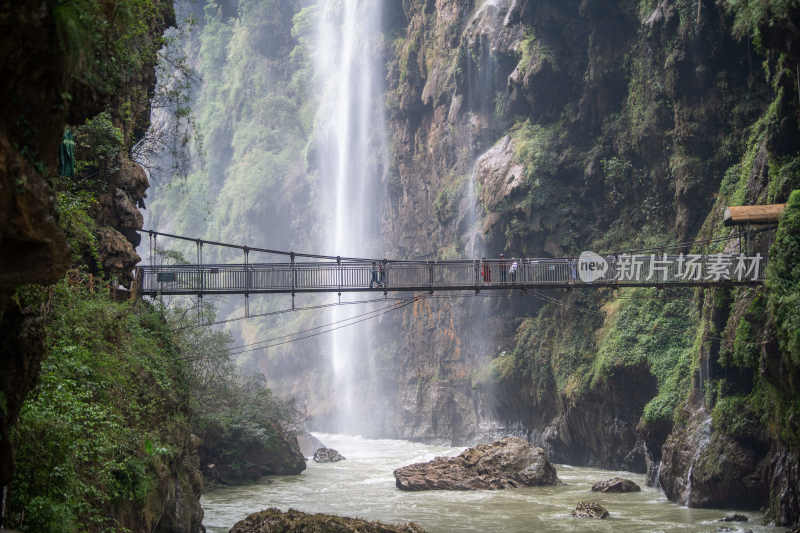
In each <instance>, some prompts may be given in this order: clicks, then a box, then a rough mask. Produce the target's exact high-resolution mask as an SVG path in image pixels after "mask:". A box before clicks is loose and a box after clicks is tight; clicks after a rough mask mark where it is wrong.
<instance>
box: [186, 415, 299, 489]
mask: <svg viewBox="0 0 800 533" xmlns="http://www.w3.org/2000/svg"><path fill="white" fill-rule="evenodd" d="M273 429H274V434H273V435H272V437H271V438H270V439H269V441H266V442H265V441H264V440H261V439H243V440H228V441H224V442H225V446H226V449H222V447H221V446H220V445H219V443H221V442H223V437H222V435H220V434H219V433H218V431H217V428H210V429H209V431H208V433H206V434H204V435H202V439H203V442H202V443H201V444H200V446H199V449H198V452H199V455H200V463H201V465H202V467H201V470H202V472H203V475H204V476H205V478H206V479H207V480H208V481H210V482H212V483H220V484H223V485H236V484H239V483H245V482H249V481H256V480H258V479H259V478H261V477H263V476H269V475H293V474H299V473H300V472H302V471H303V470H305V469H306V458H305V456H304V455H303V454H302V453H301V452H300V448H299V446H298V443H297V437H296V436H295V434H294V433H292V432H285V431H283V430H282V429H281V428H277V427H276V428H273Z"/></svg>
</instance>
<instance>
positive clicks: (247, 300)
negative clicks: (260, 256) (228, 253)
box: [242, 246, 251, 318]
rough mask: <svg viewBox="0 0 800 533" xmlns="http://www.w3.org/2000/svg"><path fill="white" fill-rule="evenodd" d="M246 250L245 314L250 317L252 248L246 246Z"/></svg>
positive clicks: (244, 249)
mask: <svg viewBox="0 0 800 533" xmlns="http://www.w3.org/2000/svg"><path fill="white" fill-rule="evenodd" d="M242 250H243V251H244V288H245V291H244V316H245V317H247V318H250V285H251V281H250V248H248V247H247V246H245V247H244V248H242Z"/></svg>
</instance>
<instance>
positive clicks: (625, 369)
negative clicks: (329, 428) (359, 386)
mask: <svg viewBox="0 0 800 533" xmlns="http://www.w3.org/2000/svg"><path fill="white" fill-rule="evenodd" d="M796 11H797V8H796V7H791V6H788V7H787V6H777V5H772V4H769V5H767V4H763V5H762V4H759V5H758V6H756V5H755V4H752V5H751V4H749V3H748V4H747V5H746V6H743V5H740V4H733V3H727V2H716V3H715V2H709V1H699V2H694V1H692V2H688V1H687V2H683V1H677V2H655V1H653V2H617V3H614V4H608V3H603V4H602V5H601V4H597V3H592V2H579V1H572V2H526V1H511V0H509V1H492V2H456V1H452V2H448V1H441V2H435V3H433V2H406V3H405V4H404V11H403V14H402V16H400V15H398V16H397V17H396V18H395V20H394V23H395V26H394V31H395V32H396V33H395V34H394V35H397V36H398V37H397V38H396V39H395V40H394V41H393V42H392V44H393V54H390V57H391V59H390V61H389V63H388V67H387V70H388V80H389V81H388V86H387V105H388V107H389V112H390V120H389V125H390V132H391V136H392V147H393V154H392V155H393V159H392V166H391V173H390V176H389V178H388V180H389V183H388V191H389V194H390V208H389V210H388V211H387V213H386V218H385V223H384V230H385V234H386V235H387V241H388V242H392V243H395V244H396V246H395V248H394V250H393V254H392V255H396V256H399V257H426V258H437V257H449V256H460V255H465V254H466V255H469V253H468V249H467V246H468V245H469V244H470V243H471V242H473V241H471V234H470V232H471V231H474V229H473V227H474V226H473V225H472V223H471V222H470V220H469V210H468V209H467V208H466V207H468V206H467V205H466V202H468V201H469V195H470V187H474V188H475V190H476V196H477V199H478V202H479V205H480V209H479V222H478V224H477V227H478V231H479V238H478V240H479V242H482V243H483V249H482V253H484V254H487V255H489V256H496V254H497V253H498V252H501V251H503V252H505V254H506V255H507V256H508V255H511V256H520V255H528V256H560V255H567V254H577V253H579V252H580V251H581V250H584V249H594V250H626V249H627V250H629V249H638V248H650V247H658V246H665V245H669V244H672V243H677V242H685V241H695V240H699V239H711V238H714V237H721V236H726V235H728V231H729V230H726V229H724V228H723V227H722V225H721V215H722V211H723V209H724V206H725V205H733V204H741V203H748V204H749V203H769V202H783V201H786V199H787V198H788V196H789V193H790V192H791V190H792V189H793V188H796V187H797V186H798V179H797V173H796V161H797V159H796V158H797V151H798V148H799V147H800V145H798V130H797V116H798V99H797V91H798V89H797V87H794V86H793V81H792V80H794V78H795V77H796V76H794V75H793V74H792V68H793V67H792V66H791V65H796V58H795V54H796V53H797V41H796V33H795V31H794V29H793V26H792V24H791V23H790V22H789V21H790V20H791V17H792V16H793V15H796V14H797V13H796ZM473 184H474V185H473ZM774 236H775V234H774V230H773V231H772V232H769V231H768V232H765V233H761V234H758V235H757V236H755V237H754V238H753V239H752V240H751V241H750V242H749V243H748V246H749V248H748V250H749V251H750V252H761V253H762V254H766V253H767V252H768V251H769V245H770V242H772V240H773V239H774ZM689 249H695V250H698V249H700V250H703V249H704V250H710V251H723V250H725V251H727V252H738V251H739V248H738V244H737V243H735V241H730V243H729V244H728V245H726V244H724V243H723V244H718V245H706V246H705V247H701V248H698V247H697V245H695V247H694V248H692V247H691V245H686V247H685V248H684V250H689ZM775 252H776V250H775V249H773V250H772V253H773V254H774V253H775ZM763 294H764V293H763V291H752V290H749V291H745V290H741V291H740V290H720V291H707V292H706V293H705V294H703V293H702V292H691V291H685V290H674V291H663V292H657V291H655V290H632V291H627V293H621V292H617V293H614V292H606V291H595V292H592V293H589V294H585V293H583V294H576V293H566V294H550V295H548V296H547V297H545V298H536V299H534V298H535V297H534V298H531V297H530V296H529V297H527V298H526V299H525V300H526V303H524V304H522V303H520V299H519V298H511V297H509V298H508V299H507V300H505V301H502V300H501V301H500V302H497V303H496V304H495V305H489V306H486V307H484V308H482V309H479V310H478V313H479V317H478V318H476V317H475V315H474V313H475V311H476V310H475V308H468V309H465V308H464V307H460V308H450V307H449V306H448V305H447V304H443V305H442V304H438V303H435V302H434V303H432V304H431V306H430V309H429V310H427V313H426V314H423V315H422V317H412V316H410V315H411V312H410V311H408V312H406V315H407V317H406V320H408V322H407V324H408V326H409V329H407V330H406V331H405V332H403V333H400V335H401V337H402V336H403V335H405V337H404V338H407V339H408V340H407V341H401V342H400V343H398V344H399V345H400V346H402V348H400V349H398V350H397V351H396V352H394V353H395V355H396V357H397V358H398V359H400V360H403V361H406V362H407V363H406V365H405V366H402V367H400V368H399V370H398V372H397V374H396V375H397V376H398V380H397V382H398V388H399V391H398V401H397V404H398V405H401V406H402V407H403V409H404V410H408V411H411V412H413V413H415V415H416V416H415V417H414V418H411V417H409V418H405V419H404V418H402V417H398V418H396V420H397V421H398V424H396V426H395V428H396V430H397V433H398V434H400V435H403V436H410V437H417V436H420V433H419V428H420V427H428V428H434V429H433V430H429V432H428V433H427V435H426V436H433V435H436V436H439V437H444V438H453V437H454V436H455V435H465V434H469V435H473V436H474V435H478V434H479V431H478V427H477V425H476V424H475V421H476V418H475V416H474V414H473V413H475V412H476V410H483V411H484V412H485V411H486V410H488V411H489V412H490V413H491V414H492V415H493V417H494V418H495V419H496V420H497V421H500V422H503V424H502V425H504V426H505V427H506V429H507V430H509V429H514V430H516V431H523V432H525V433H526V434H528V435H529V437H530V438H531V439H532V440H533V441H534V442H536V443H538V444H540V445H543V446H545V447H547V448H548V449H549V450H550V453H551V455H552V457H553V458H554V459H555V460H557V461H566V462H573V463H578V464H593V465H599V466H605V467H609V468H626V469H631V470H638V471H643V470H644V469H645V468H647V466H648V465H650V467H651V468H652V472H653V476H655V473H656V471H657V470H658V465H659V463H660V462H661V459H662V445H664V446H665V447H664V450H663V453H664V455H663V459H664V461H663V462H661V469H660V472H661V475H660V482H661V483H662V484H663V485H664V487H665V490H666V491H667V494H668V495H669V496H670V497H671V498H673V499H675V500H678V501H682V502H685V503H687V502H688V504H689V505H699V506H715V505H725V503H724V502H728V504H741V505H744V504H745V503H747V504H749V505H755V506H762V505H765V504H766V503H767V501H770V502H771V503H770V505H771V506H772V507H773V510H774V514H773V517H774V518H775V519H777V520H778V521H779V522H780V523H787V524H790V523H793V522H794V521H796V520H797V513H796V512H793V511H791V509H793V508H794V506H796V501H797V500H796V496H795V495H794V493H793V492H792V490H791V489H788V488H787V487H788V486H789V485H790V484H791V483H792V480H793V474H792V472H793V471H794V470H793V468H792V467H789V466H788V465H789V464H790V463H796V461H797V455H796V451H795V452H791V451H790V450H792V449H794V448H793V444H791V442H792V439H793V437H791V435H793V434H794V433H793V431H794V430H793V429H792V427H793V426H792V423H791V422H787V421H788V419H787V418H783V420H784V422H780V423H778V426H779V427H781V428H783V429H781V430H780V431H770V430H769V429H768V428H769V427H770V424H771V423H770V422H768V421H767V420H766V419H765V417H766V418H770V417H769V416H768V414H767V413H766V412H765V411H763V410H762V411H759V407H757V405H758V400H756V399H755V398H756V397H762V398H763V396H760V395H762V394H766V393H765V392H764V391H765V390H771V391H773V392H774V393H775V396H774V397H773V396H770V397H773V398H774V399H775V401H778V402H779V403H782V402H786V401H790V400H789V397H790V396H786V394H787V391H788V390H789V389H788V388H787V384H788V383H789V382H791V381H792V379H793V378H791V377H789V376H792V375H794V372H795V371H796V370H792V368H796V367H794V366H793V365H792V364H789V366H788V367H787V366H786V363H781V364H782V365H783V366H781V368H782V370H781V371H777V372H769V370H768V369H769V368H770V367H771V366H772V365H773V364H774V363H770V361H772V360H776V359H778V360H785V357H787V355H786V354H785V352H784V355H782V356H780V355H778V354H779V353H781V351H780V349H778V348H777V347H776V348H775V352H774V353H773V354H772V355H770V354H769V353H764V355H761V356H760V358H759V357H756V356H755V355H753V356H751V359H749V361H750V362H749V363H746V364H745V363H734V362H732V357H731V356H730V355H726V354H730V353H731V351H735V349H734V348H733V345H734V344H735V343H736V341H735V339H734V337H735V332H736V331H737V330H738V331H739V335H742V333H741V330H742V329H743V328H749V329H747V331H748V335H752V337H749V338H752V339H753V340H750V341H749V342H750V344H749V345H758V341H755V339H762V340H761V342H763V345H764V346H766V347H769V346H774V343H773V342H772V341H769V338H770V337H769V335H768V333H767V330H768V327H767V325H766V324H765V323H764V322H763V321H762V322H761V323H759V324H753V323H752V322H748V323H747V325H745V326H742V325H740V324H741V320H742V316H743V315H744V313H745V310H746V309H747V308H748V306H751V305H753V303H752V302H753V301H754V300H755V301H756V302H758V299H759V298H763V297H764V296H763ZM759 295H761V296H759ZM553 299H555V301H552V300H553ZM783 302H784V303H783V304H782V305H793V304H788V303H787V302H786V301H785V300H783ZM762 305H763V304H762ZM751 313H754V312H751ZM756 314H758V313H757V312H755V313H754V314H753V316H754V315H756ZM433 320H435V321H436V322H435V323H436V324H448V323H449V324H458V325H459V326H460V327H457V329H456V330H457V331H463V329H464V325H466V324H469V323H470V322H471V321H476V320H477V321H482V322H485V323H489V324H491V326H490V327H489V328H488V329H487V331H488V333H487V331H484V333H483V336H484V339H483V346H477V345H476V344H474V343H471V342H464V341H465V338H464V337H462V336H461V335H456V336H455V339H454V340H453V341H452V342H450V343H448V342H447V341H446V340H445V339H442V337H445V336H446V332H447V331H448V330H447V328H446V327H441V326H440V327H430V324H431V321H433ZM767 322H769V319H768V320H767ZM737 324H739V325H737ZM765 328H766V329H765ZM723 332H728V333H727V335H728V337H727V339H728V340H723V341H722V345H720V341H719V340H718V337H719V336H720V335H722V337H723V338H725V334H724V333H723ZM467 335H470V334H467ZM762 335H767V337H763V336H762ZM739 342H740V343H741V342H743V341H739ZM388 343H389V344H391V343H392V340H391V339H390V340H388ZM409 345H410V346H414V348H412V349H409V348H408V346H409ZM720 346H721V347H720ZM765 349H768V348H765ZM465 352H466V353H468V354H471V355H468V356H467V357H466V362H464V359H465V358H464V356H463V353H465ZM401 354H411V355H410V356H401ZM486 359H490V361H489V362H488V363H487V361H486ZM759 360H760V361H761V362H760V363H759V362H758V361H759ZM431 362H433V363H434V364H432V365H431V364H429V363H431ZM737 365H739V367H741V366H745V367H746V368H745V369H740V368H736V369H734V368H733V367H736V366H737ZM748 365H749V366H748ZM759 373H760V374H762V375H763V374H764V373H766V375H767V376H770V377H768V378H766V379H765V380H764V381H766V382H768V383H769V384H768V385H767V384H766V383H765V384H764V388H763V389H762V388H761V387H760V386H759V385H758V382H759V381H761V379H760V378H757V376H758V374H759ZM458 376H460V377H461V381H459V378H458ZM465 378H466V381H467V382H469V384H466V383H465ZM787 380H788V381H787ZM428 383H434V384H435V385H427V384H428ZM459 383H461V384H462V385H461V386H459ZM781 383H782V384H783V385H781ZM425 387H427V389H426V392H422V393H420V388H423V390H425ZM773 387H776V388H777V390H778V391H783V392H776V391H775V390H774V389H773ZM443 391H446V392H444V394H446V395H448V397H449V398H450V399H451V401H450V403H449V405H451V406H453V407H452V408H451V409H442V408H441V406H440V405H435V406H431V408H426V407H425V400H422V401H420V400H418V399H419V398H425V399H428V401H429V399H430V398H436V397H437V395H440V394H442V392H443ZM731 397H732V398H733V399H731ZM745 398H747V399H745ZM779 398H782V400H781V399H779ZM729 402H745V403H747V405H756V406H755V407H749V409H750V408H751V409H753V411H754V414H753V415H752V417H751V418H750V419H748V420H752V423H750V422H748V423H745V422H742V421H741V420H736V421H723V420H725V417H726V416H732V414H731V411H730V409H731V404H730V403H729ZM478 405H480V406H482V407H480V408H478V407H477V406H478ZM736 405H737V406H739V407H741V403H737V404H736ZM786 409H787V410H789V411H791V410H792V408H789V407H787V408H786ZM712 411H713V413H714V415H713V422H712ZM756 411H757V412H759V413H760V414H756V413H755V412H756ZM723 412H725V413H727V414H723ZM782 416H784V417H785V416H788V415H786V414H784V415H782ZM759 417H760V418H759ZM490 418H491V417H490ZM432 421H433V422H432ZM726 424H727V425H734V426H736V427H738V426H740V425H745V426H746V427H752V424H756V426H758V425H759V424H761V426H760V429H759V430H758V431H756V432H755V433H756V434H751V433H745V434H743V435H737V434H736V432H735V431H734V432H733V434H731V431H729V430H726V429H725V427H726ZM787 424H788V425H787ZM451 428H456V429H451ZM673 428H674V429H673ZM787 432H788V433H787ZM665 442H666V444H665ZM720 457H727V458H728V459H727V462H725V463H724V464H721V463H720V461H719V458H720ZM788 457H794V459H788ZM687 480H688V481H687ZM770 487H771V488H770ZM744 494H749V495H750V498H751V499H750V500H749V502H745V501H744V496H743V495H744ZM770 494H771V496H770ZM754 495H756V497H753V496H754Z"/></svg>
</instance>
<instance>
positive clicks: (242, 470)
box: [172, 309, 306, 484]
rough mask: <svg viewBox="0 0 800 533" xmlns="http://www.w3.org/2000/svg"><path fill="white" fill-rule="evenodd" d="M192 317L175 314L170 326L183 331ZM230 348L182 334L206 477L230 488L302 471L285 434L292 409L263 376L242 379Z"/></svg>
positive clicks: (293, 442) (208, 333) (192, 332)
mask: <svg viewBox="0 0 800 533" xmlns="http://www.w3.org/2000/svg"><path fill="white" fill-rule="evenodd" d="M205 313H206V316H208V314H209V313H211V314H213V311H212V310H210V309H206V310H205ZM188 316H189V315H188V314H187V313H186V312H185V310H182V309H175V310H173V311H172V317H173V320H172V323H173V324H180V325H179V326H178V327H184V326H186V324H185V321H186V319H187V317H188ZM230 342H231V339H230V336H229V335H228V334H226V333H220V332H215V331H212V330H208V329H206V328H186V329H180V330H179V340H178V343H179V345H180V351H181V353H182V354H184V355H183V358H184V360H186V361H188V362H189V365H190V372H189V380H190V388H191V391H192V396H191V410H192V418H191V424H192V431H193V432H194V433H195V434H196V435H197V436H198V437H200V440H201V444H200V448H199V453H200V461H201V469H202V471H203V474H204V475H205V476H206V479H207V480H208V481H210V482H219V483H225V484H231V483H241V482H246V481H254V480H256V479H258V478H260V477H261V476H264V475H268V474H297V473H299V472H301V471H303V470H304V469H305V466H306V465H305V457H304V456H303V454H302V453H301V452H300V449H299V447H298V445H297V439H296V438H295V436H294V434H293V433H291V432H290V431H288V430H287V426H288V425H289V423H290V421H291V420H292V419H293V418H295V413H294V409H293V406H292V405H291V404H289V403H285V402H282V401H280V400H278V399H276V398H275V397H273V396H272V392H271V391H270V390H269V389H268V388H267V386H266V381H265V380H264V378H263V376H261V375H256V376H243V375H241V374H240V373H239V370H238V369H237V368H236V365H235V364H234V362H233V360H232V356H231V349H230V348H231V347H230Z"/></svg>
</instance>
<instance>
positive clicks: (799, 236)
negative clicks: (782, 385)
mask: <svg viewBox="0 0 800 533" xmlns="http://www.w3.org/2000/svg"><path fill="white" fill-rule="evenodd" d="M767 289H768V290H769V299H768V307H769V311H770V313H771V314H772V315H773V316H774V317H775V325H776V327H777V333H778V342H779V344H780V347H781V352H782V353H783V354H785V355H786V356H787V358H788V362H789V363H790V364H792V365H793V366H794V367H800V190H795V191H793V192H792V194H791V196H789V201H788V203H787V204H786V211H785V212H784V214H783V217H782V219H781V222H780V226H779V227H778V232H777V234H776V235H775V242H774V244H773V245H772V248H771V249H770V263H769V267H768V269H767Z"/></svg>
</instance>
